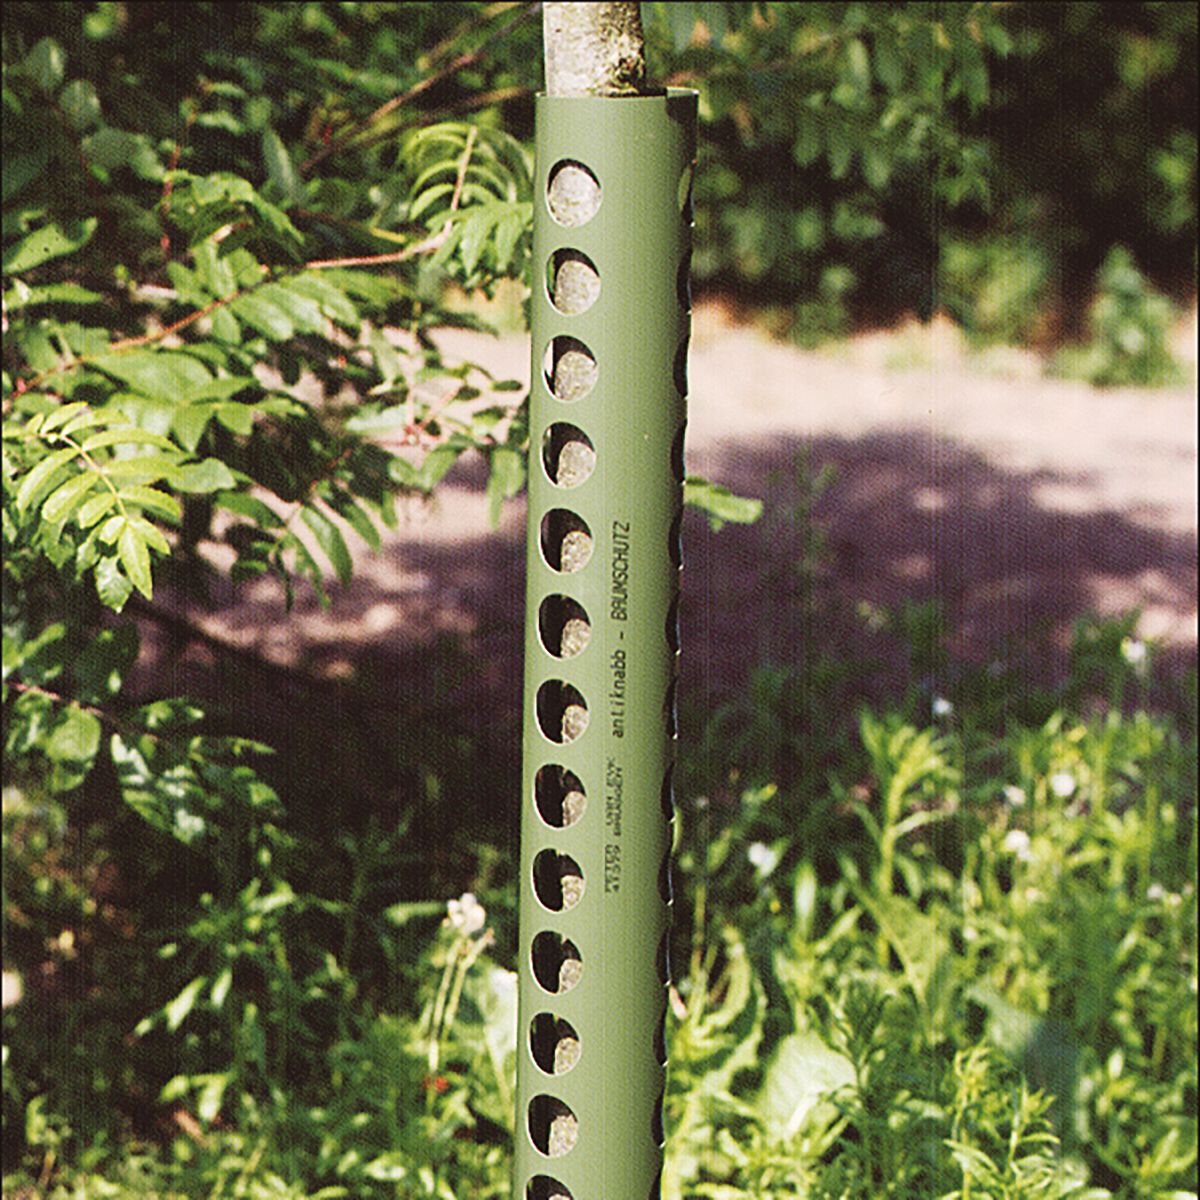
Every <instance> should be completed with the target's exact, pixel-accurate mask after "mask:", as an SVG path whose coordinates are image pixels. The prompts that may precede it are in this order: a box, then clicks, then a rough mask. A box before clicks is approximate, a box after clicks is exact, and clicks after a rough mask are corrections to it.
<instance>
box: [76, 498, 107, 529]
mask: <svg viewBox="0 0 1200 1200" xmlns="http://www.w3.org/2000/svg"><path fill="white" fill-rule="evenodd" d="M116 502H117V497H116V495H115V494H114V493H113V492H111V491H109V490H108V489H107V488H106V489H105V490H104V491H102V492H98V493H97V494H96V495H95V496H93V497H92V498H91V499H90V500H88V501H86V502H85V503H84V505H83V507H82V508H81V509H80V510H79V513H78V515H77V518H76V519H77V520H78V522H79V528H80V529H90V528H91V527H92V526H93V525H95V523H96V522H97V521H98V520H100V518H101V517H102V516H104V514H105V513H106V512H108V510H109V509H110V508H112V506H113V505H114V504H116Z"/></svg>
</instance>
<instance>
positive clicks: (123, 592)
mask: <svg viewBox="0 0 1200 1200" xmlns="http://www.w3.org/2000/svg"><path fill="white" fill-rule="evenodd" d="M132 592H133V584H132V583H130V582H129V580H128V579H126V578H125V576H124V575H123V574H122V573H121V567H120V564H119V563H118V562H117V560H116V559H115V558H102V559H100V561H99V562H97V563H96V595H97V596H99V597H100V603H101V604H104V605H106V606H107V607H108V608H111V609H112V610H113V612H120V611H121V610H122V609H123V608H124V607H125V601H126V600H128V599H129V597H130V595H131V594H132Z"/></svg>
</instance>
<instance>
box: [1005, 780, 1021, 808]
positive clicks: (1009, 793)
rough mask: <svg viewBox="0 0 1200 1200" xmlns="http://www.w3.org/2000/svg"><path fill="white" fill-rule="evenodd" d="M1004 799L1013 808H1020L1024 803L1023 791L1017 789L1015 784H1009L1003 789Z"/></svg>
mask: <svg viewBox="0 0 1200 1200" xmlns="http://www.w3.org/2000/svg"><path fill="white" fill-rule="evenodd" d="M1004 798H1005V800H1007V801H1008V802H1009V804H1011V805H1012V806H1013V808H1020V807H1021V806H1022V805H1023V804H1024V803H1025V789H1024V788H1019V787H1017V785H1016V784H1015V783H1010V784H1009V785H1008V786H1007V787H1006V788H1005V789H1004Z"/></svg>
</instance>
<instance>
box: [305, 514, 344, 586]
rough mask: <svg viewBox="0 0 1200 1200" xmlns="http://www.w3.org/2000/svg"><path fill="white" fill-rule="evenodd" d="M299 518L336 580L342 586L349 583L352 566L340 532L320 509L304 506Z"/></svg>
mask: <svg viewBox="0 0 1200 1200" xmlns="http://www.w3.org/2000/svg"><path fill="white" fill-rule="evenodd" d="M300 517H301V519H302V520H303V521H304V523H305V525H307V526H308V527H309V529H311V530H312V532H313V536H314V537H315V538H316V539H317V545H318V546H320V547H321V549H322V550H323V551H324V552H325V557H326V558H328V559H329V562H330V565H331V566H332V567H333V569H334V571H335V572H336V574H337V577H338V579H339V580H340V581H341V582H342V583H343V584H346V583H349V582H350V578H351V576H352V575H353V574H354V565H353V563H352V561H351V559H350V551H349V550H348V549H347V548H346V541H345V539H344V538H343V537H342V534H341V531H340V530H339V529H338V527H337V526H336V525H335V524H334V523H333V522H332V521H331V520H330V519H329V518H328V517H327V516H326V515H325V514H324V513H323V512H321V510H320V509H318V508H313V507H312V506H311V505H305V506H304V508H303V509H301V512H300Z"/></svg>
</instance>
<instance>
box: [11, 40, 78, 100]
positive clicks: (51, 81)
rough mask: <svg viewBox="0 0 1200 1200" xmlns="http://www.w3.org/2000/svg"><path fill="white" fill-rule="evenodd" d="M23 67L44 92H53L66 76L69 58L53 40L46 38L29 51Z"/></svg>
mask: <svg viewBox="0 0 1200 1200" xmlns="http://www.w3.org/2000/svg"><path fill="white" fill-rule="evenodd" d="M21 65H22V67H23V68H24V69H25V71H26V72H27V73H28V75H29V77H30V78H31V79H32V80H33V81H34V83H36V84H37V85H38V87H40V88H41V89H42V91H43V92H53V91H55V90H56V89H57V88H58V86H59V84H61V83H62V81H63V76H64V75H65V74H66V66H67V56H66V55H65V54H63V50H62V47H61V46H60V45H59V44H58V43H57V42H56V41H55V40H54V39H53V38H48V37H44V38H42V39H41V41H39V42H38V43H37V44H36V45H35V46H34V47H33V49H32V50H30V51H29V53H28V54H27V55H26V56H25V61H24V63H22V64H21Z"/></svg>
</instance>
